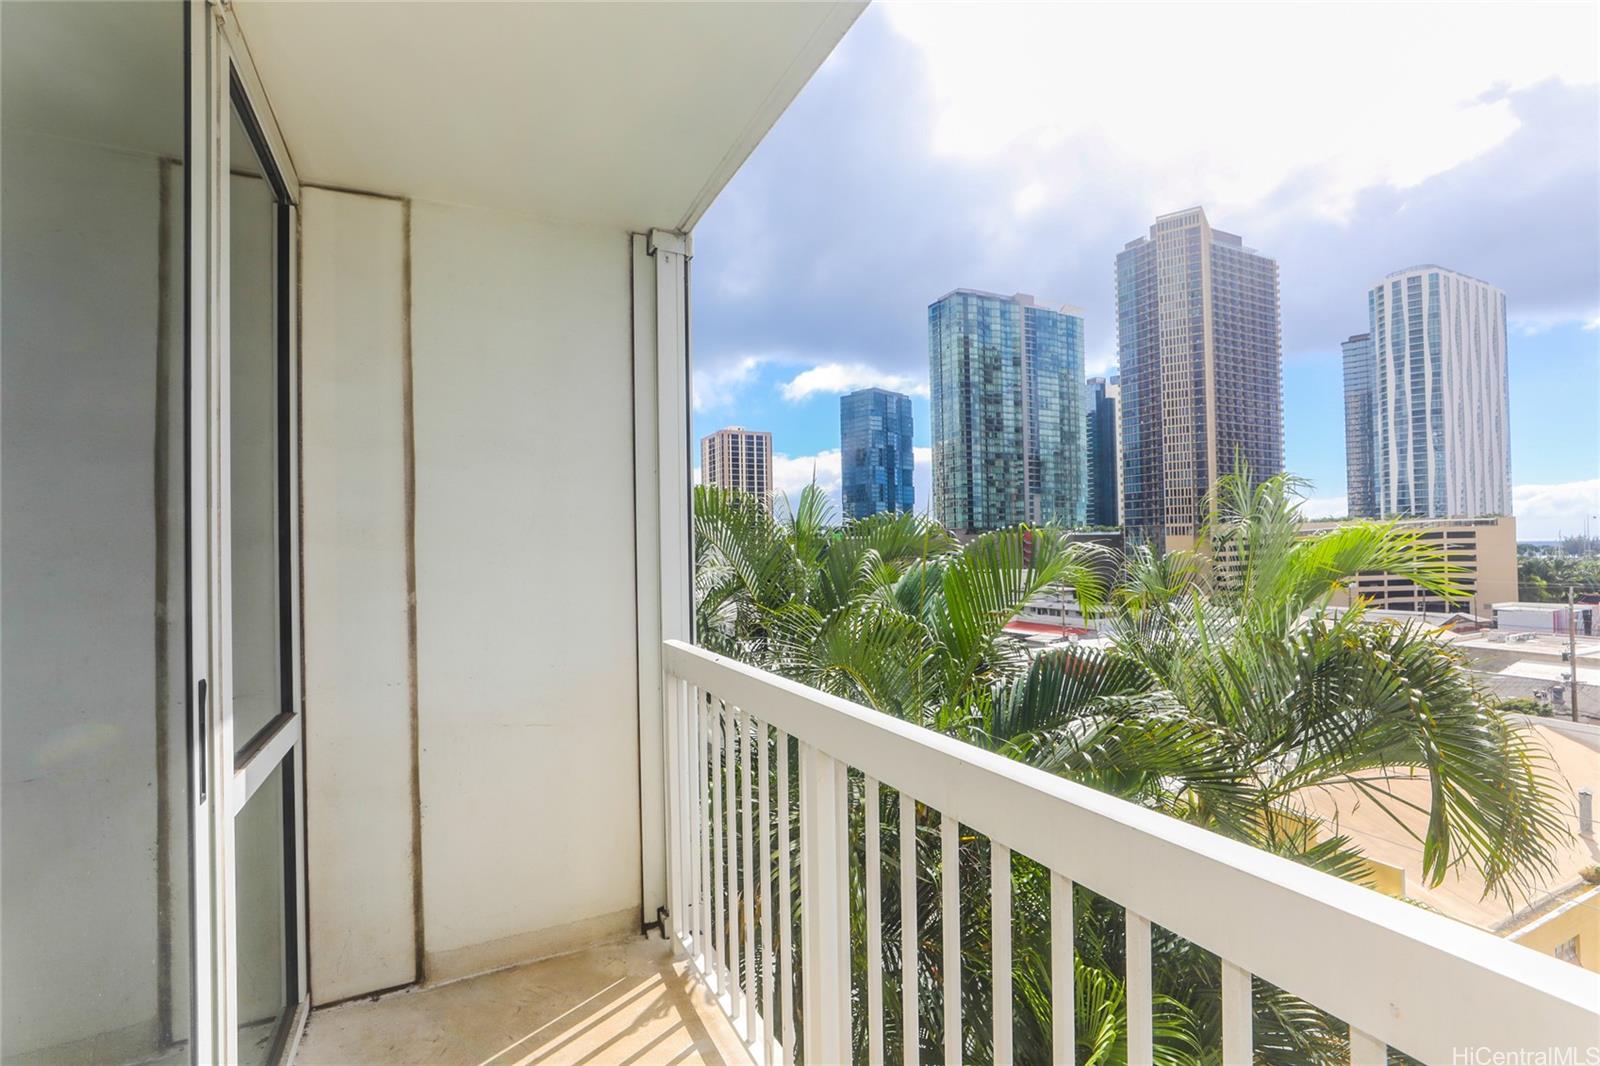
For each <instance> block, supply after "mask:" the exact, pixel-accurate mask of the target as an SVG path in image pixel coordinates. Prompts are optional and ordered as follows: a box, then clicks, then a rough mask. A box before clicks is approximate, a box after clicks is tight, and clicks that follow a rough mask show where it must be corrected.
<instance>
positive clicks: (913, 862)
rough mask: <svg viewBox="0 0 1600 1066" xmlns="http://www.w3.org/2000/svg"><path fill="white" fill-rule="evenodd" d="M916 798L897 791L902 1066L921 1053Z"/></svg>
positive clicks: (912, 1064)
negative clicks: (918, 994)
mask: <svg viewBox="0 0 1600 1066" xmlns="http://www.w3.org/2000/svg"><path fill="white" fill-rule="evenodd" d="M917 931H918V925H917V801H916V800H914V799H912V798H911V795H910V794H909V793H907V792H905V791H904V790H902V791H901V793H900V1013H901V1022H900V1029H901V1032H900V1042H901V1043H902V1044H904V1045H905V1066H917V1060H918V1059H919V1058H920V1057H921V1054H922V1026H921V1022H922V1016H921V1014H920V1012H919V1011H918V1008H917Z"/></svg>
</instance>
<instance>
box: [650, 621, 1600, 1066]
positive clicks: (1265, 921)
mask: <svg viewBox="0 0 1600 1066" xmlns="http://www.w3.org/2000/svg"><path fill="white" fill-rule="evenodd" d="M663 669H664V673H665V680H666V693H667V716H668V717H667V722H668V730H667V749H668V763H669V766H668V774H669V776H668V792H669V800H668V804H669V807H668V817H669V843H668V846H669V867H670V868H669V894H670V897H669V907H670V910H671V915H672V919H671V927H672V930H673V934H674V939H675V941H676V943H677V945H678V947H679V948H680V949H681V950H682V951H684V952H685V953H687V955H688V956H689V958H690V960H691V962H692V965H693V966H694V967H695V968H696V969H697V971H698V972H699V974H700V976H701V978H702V979H703V980H704V981H705V982H706V984H707V986H708V987H709V988H710V989H711V990H712V991H713V992H714V993H716V995H717V996H718V997H720V1000H721V1003H722V1006H723V1009H724V1010H725V1011H727V1013H728V1015H729V1017H730V1019H732V1020H733V1022H734V1024H735V1026H736V1028H738V1030H739V1032H740V1034H741V1036H743V1037H744V1039H745V1040H746V1042H747V1044H748V1045H749V1047H750V1049H751V1051H752V1054H754V1055H755V1056H756V1057H757V1060H758V1061H762V1062H769V1063H770V1062H778V1061H782V1062H784V1063H785V1064H788V1063H792V1062H794V1061H795V1056H796V1030H795V1020H796V1017H797V1015H798V1016H799V1017H800V1018H802V1019H803V1026H804V1030H803V1033H801V1034H800V1037H801V1040H800V1043H801V1045H802V1048H803V1051H804V1054H803V1055H802V1056H801V1061H809V1062H812V1063H841V1062H848V1061H850V1060H851V1058H852V1025H853V1024H855V1025H856V1026H858V1027H860V1028H864V1029H865V1030H866V1033H867V1039H868V1044H867V1046H868V1061H869V1062H871V1063H874V1064H876V1063H880V1062H882V1061H883V1057H884V1050H883V1049H884V1046H885V1045H884V1028H885V1025H884V1019H885V1011H884V1003H883V995H884V993H883V989H884V987H885V981H884V979H883V978H884V973H885V968H886V966H888V965H892V966H894V967H895V968H896V969H898V967H899V965H900V963H899V960H900V959H902V958H906V959H916V960H918V968H917V980H915V981H910V982H906V981H899V980H896V981H894V982H892V983H891V987H895V986H898V987H900V988H901V989H902V990H903V992H902V994H903V995H904V996H905V997H906V999H905V1001H904V1003H903V1013H902V1015H901V1017H904V1018H909V1019H916V1018H917V1017H918V1012H917V1010H916V1001H915V999H914V998H913V997H915V996H916V995H918V993H919V990H920V993H921V994H922V995H923V996H929V995H934V996H938V997H940V998H941V999H942V1010H943V1013H942V1017H943V1019H944V1024H943V1030H944V1034H945V1035H944V1060H945V1061H946V1062H952V1063H953V1062H959V1061H961V1060H962V1058H963V1057H964V1056H963V1054H962V1045H961V1042H960V1041H961V1033H962V1031H963V1019H962V1017H961V1010H962V1003H961V1000H962V997H961V996H960V995H959V994H957V995H945V994H943V990H944V989H945V988H949V987H953V988H960V958H961V955H960V950H959V948H960V941H959V937H960V925H961V922H959V921H944V922H942V923H941V924H942V927H943V951H942V952H941V954H942V957H943V959H944V960H953V961H951V962H950V963H949V964H948V965H939V966H934V965H930V961H929V960H926V959H921V958H919V951H918V946H917V942H916V940H915V939H913V937H914V935H915V932H916V925H917V923H915V922H906V923H902V925H903V934H902V943H901V944H899V945H898V946H896V945H892V944H891V945H888V947H889V950H888V951H887V952H886V951H885V945H884V944H883V938H882V932H883V921H882V900H883V898H884V897H883V894H882V890H883V885H882V883H881V882H882V871H883V861H882V860H883V852H882V850H881V849H880V846H879V843H880V839H881V830H882V827H881V826H880V824H879V822H880V818H881V815H880V810H882V809H883V808H882V805H881V802H874V799H880V798H881V794H882V790H884V789H885V788H892V789H895V790H898V794H899V801H898V809H899V815H898V817H899V819H900V820H899V822H898V824H902V825H904V824H912V822H913V820H914V819H915V818H916V817H917V808H916V805H918V804H920V805H921V806H922V808H923V810H924V812H925V813H924V814H923V815H922V823H923V825H924V827H925V831H926V830H927V829H928V828H929V827H931V825H935V824H936V825H938V826H939V839H940V855H941V857H942V864H941V869H943V870H949V869H955V868H957V865H958V864H957V863H956V861H955V860H956V856H957V848H958V847H959V836H958V826H965V827H967V829H968V830H970V831H971V832H973V833H977V834H981V835H983V836H986V837H987V838H988V839H989V841H990V854H991V865H992V874H991V877H990V888H991V893H992V895H991V897H990V898H991V905H990V908H989V911H990V917H991V921H992V922H993V926H992V937H991V939H992V944H993V953H994V958H995V960H996V963H997V964H995V965H993V967H992V973H993V975H994V977H993V981H994V986H993V989H992V991H993V994H992V997H991V1001H992V1010H993V1017H992V1019H983V1020H982V1021H983V1024H982V1025H981V1026H978V1027H975V1031H988V1032H992V1033H993V1034H994V1035H993V1056H994V1061H995V1062H996V1063H1008V1062H1010V1061H1012V1058H1013V1055H1012V1047H1011V1043H1012V1032H1013V1026H1012V1023H1013V1018H1012V989H1011V979H1012V977H1011V975H1012V965H1011V934H1012V924H1011V900H1012V884H1013V882H1012V875H1011V871H1012V865H1011V855H1012V853H1013V852H1015V853H1017V854H1020V855H1026V856H1028V857H1029V858H1031V859H1033V860H1034V861H1036V862H1037V863H1039V864H1041V865H1042V866H1044V867H1045V868H1047V869H1048V870H1049V871H1050V884H1051V891H1050V901H1051V903H1050V917H1049V921H1050V925H1051V928H1052V934H1053V935H1052V936H1051V938H1050V943H1051V945H1052V947H1051V974H1052V990H1053V991H1052V1003H1053V1004H1058V1005H1062V1009H1055V1010H1053V1011H1052V1012H1051V1013H1052V1034H1051V1036H1052V1040H1053V1044H1054V1053H1053V1056H1052V1057H1053V1059H1054V1061H1056V1062H1069V1063H1070V1062H1072V1061H1073V1057H1072V1052H1071V1049H1072V1047H1073V1042H1074V1036H1073V1025H1074V1011H1073V1008H1072V1004H1073V1002H1074V1001H1073V994H1072V979H1073V966H1072V955H1071V948H1070V945H1071V943H1072V939H1071V930H1072V929H1073V924H1072V916H1071V915H1072V898H1073V893H1072V885H1073V883H1077V884H1081V885H1083V886H1085V887H1086V888H1088V889H1090V890H1092V891H1094V892H1096V893H1098V894H1100V895H1101V896H1103V897H1105V898H1107V899H1110V900H1113V901H1115V903H1117V904H1119V905H1121V906H1122V907H1124V908H1125V909H1126V914H1127V926H1126V945H1127V960H1126V987H1127V996H1128V1004H1129V1006H1128V1015H1129V1016H1128V1060H1129V1061H1130V1062H1131V1063H1134V1064H1136V1066H1137V1064H1148V1063H1150V1062H1151V1059H1152V1050H1153V1039H1154V1037H1153V1021H1154V1019H1153V1016H1152V1015H1153V1007H1152V995H1151V993H1152V973H1151V966H1152V964H1151V952H1150V942H1151V926H1152V924H1155V925H1159V926H1161V927H1163V928H1165V929H1167V930H1169V931H1171V932H1172V933H1175V934H1177V935H1179V936H1182V937H1185V938H1187V939H1188V940H1190V941H1192V942H1193V943H1195V944H1197V945H1199V946H1200V947H1203V948H1205V949H1207V950H1209V951H1211V952H1213V953H1215V954H1216V955H1217V956H1219V957H1220V959H1221V960H1222V1021H1223V1024H1222V1034H1223V1049H1222V1050H1223V1056H1222V1060H1223V1061H1224V1062H1227V1063H1247V1062H1250V1061H1252V1046H1251V1041H1252V1025H1253V1022H1252V1018H1253V1015H1252V980H1251V978H1252V976H1255V977H1259V978H1261V979H1263V980H1265V981H1269V982H1271V983H1272V984H1274V985H1276V986H1278V987H1279V988H1282V989H1284V990H1286V991H1288V992H1290V993H1292V994H1294V995H1296V996H1299V997H1301V998H1302V999H1304V1000H1307V1001H1308V1002H1310V1003H1312V1004H1314V1005H1316V1006H1317V1007H1319V1008H1321V1009H1322V1010H1324V1011H1327V1012H1328V1013H1331V1014H1333V1015H1335V1016H1336V1017H1338V1018H1340V1019H1342V1020H1344V1021H1345V1022H1347V1023H1349V1025H1350V1030H1351V1031H1350V1052H1351V1062H1352V1063H1355V1064H1377V1066H1381V1064H1383V1063H1385V1061H1386V1058H1387V1056H1386V1049H1387V1048H1394V1049H1396V1050H1398V1051H1402V1052H1405V1053H1406V1054H1408V1055H1411V1056H1413V1057H1414V1058H1417V1059H1419V1060H1421V1061H1423V1062H1428V1063H1450V1062H1452V1061H1456V1062H1462V1061H1474V1062H1475V1061H1479V1059H1477V1058H1462V1057H1461V1056H1462V1055H1463V1054H1467V1055H1475V1054H1476V1055H1481V1053H1482V1052H1480V1051H1476V1050H1473V1049H1487V1050H1489V1051H1492V1052H1513V1053H1514V1052H1519V1051H1534V1050H1544V1049H1549V1048H1561V1049H1576V1053H1577V1055H1578V1058H1576V1059H1575V1060H1573V1061H1579V1062H1582V1061H1592V1060H1589V1059H1586V1057H1585V1056H1586V1055H1587V1054H1589V1052H1588V1050H1587V1049H1589V1048H1591V1047H1593V1046H1595V1045H1596V1044H1597V1043H1600V976H1597V975H1595V974H1593V973H1590V972H1588V971H1586V970H1581V969H1579V968H1578V967H1576V966H1571V965H1568V964H1567V963H1564V962H1561V961H1559V960H1557V959H1554V958H1550V957H1546V956H1543V955H1539V954H1536V953H1535V952H1532V951H1530V950H1528V949H1526V948H1524V947H1521V946H1519V945H1516V944H1511V943H1507V942H1506V941H1503V940H1500V939H1498V938H1496V937H1494V936H1491V935H1489V934H1488V933H1485V932H1482V931H1480V930H1477V929H1473V928H1471V927H1469V926H1466V925H1463V924H1461V923H1459V922H1456V921H1454V920H1452V919H1449V918H1445V917H1443V916H1441V915H1437V914H1432V913H1429V912H1427V911H1424V910H1421V909H1420V908H1417V907H1414V906H1411V905H1409V904H1406V903H1403V902H1400V901H1398V900H1394V899H1390V898H1388V897H1386V896H1383V895H1380V894H1379V893H1377V892H1373V891H1371V890H1369V889H1366V888H1363V887H1360V886H1358V885H1353V884H1349V883H1347V882H1344V881H1341V880H1339V879H1337V878H1334V877H1331V876H1328V875H1326V874H1322V873H1319V872H1317V871H1314V870H1311V869H1309V868H1307V867H1304V866H1301V865H1299V864H1297V863H1294V862H1290V861H1288V860H1285V859H1282V858H1279V857H1277V856H1274V855H1270V854H1267V853H1265V852H1262V851H1259V850H1257V849H1255V848H1252V847H1249V846H1248V845H1244V844H1241V843H1238V842H1235V841H1232V840H1228V839H1225V838H1223V837H1220V836H1217V835H1216V834H1214V833H1210V832H1208V831H1206V830H1203V829H1200V828H1198V827H1196V826H1192V825H1188V824H1185V823H1183V822H1179V821H1176V820H1174V819H1171V818H1168V817H1166V816H1164V815H1161V814H1158V813H1156V812H1153V811H1149V810H1146V809H1144V808H1141V807H1138V806H1135V805H1133V804H1130V803H1127V802H1125V801H1122V800H1119V799H1116V798H1113V797H1111V796H1107V795H1105V794H1103V793H1099V792H1096V791H1094V790H1092V789H1089V788H1086V787H1084V786H1081V785H1077V784H1074V783H1072V782H1070V781H1066V780H1063V779H1061V778H1059V777H1056V776H1054V775H1052V774H1048V773H1045V772H1043V771H1040V770H1036V769H1033V768H1031V767H1028V766H1024V765H1021V764H1020V763H1017V762H1014V761H1012V760H1009V759H1007V758H1005V757H1003V756H999V755H996V754H994V753H992V752H987V751H983V750H981V749H979V748H976V747H973V746H971V745H968V744H964V743H962V742H960V741H957V740H953V739H951V738H949V737H946V736H943V735H941V734H938V733H934V732H932V731H930V730H926V729H922V728H920V727H917V726H914V725H910V724H907V723H905V722H901V721H899V720H897V719H894V718H891V717H889V716H887V715H883V714H879V713H877V712H875V711H872V710H870V709H868V708H865V707H861V706H859V705H857V704H853V703H850V702H849V701H846V700H842V699H839V698H837V697H834V696H829V695H826V694H824V693H821V692H818V691H816V690H814V689H810V688H807V687H805V686H803V685H800V684H797V683H795V682H792V681H789V680H786V679H784V678H781V677H778V676H776V675H773V674H770V673H767V672H765V671H762V670H758V669H754V668H752V667H749V666H746V665H744V664H742V663H738V662H735V661H732V660H730V659H727V658H724V657H722V656H718V655H714V654H711V653H709V652H706V651H703V650H701V649H699V648H694V647H691V646H689V645H687V644H683V643H680V642H677V641H668V642H667V643H666V645H665V647H664V654H663ZM792 762H793V767H794V768H792V766H791V763H792ZM796 768H797V769H796ZM852 769H853V770H855V771H858V772H859V773H860V774H861V776H862V782H861V785H862V787H861V790H860V792H859V796H860V797H862V798H861V799H860V800H858V801H857V803H858V805H859V806H858V809H857V810H856V811H855V812H854V813H853V814H852V812H851V810H850V807H851V796H852V793H853V791H854V790H852V789H851V788H850V787H849V785H848V780H849V779H848V774H849V771H850V770H852ZM793 773H797V774H798V777H799V780H798V801H797V802H798V805H799V809H798V819H797V820H795V821H796V824H797V825H798V831H797V832H791V820H792V816H793V814H794V813H795V812H793V811H791V809H790V808H791V802H792V801H791V795H792V791H791V775H792V774H793ZM888 810H889V811H890V812H893V810H894V807H892V806H891V807H889V808H888ZM852 817H853V818H857V819H860V820H861V821H859V822H857V823H856V824H858V825H864V828H863V830H862V835H863V836H864V839H865V852H864V856H865V863H864V868H863V869H862V871H861V873H860V875H859V876H860V877H861V879H862V881H863V882H864V889H865V891H864V898H865V900H866V901H867V902H868V904H869V905H868V906H866V908H865V909H866V915H865V920H864V921H863V922H861V923H860V924H861V925H862V926H864V933H863V934H862V935H861V942H860V943H852V940H851V937H852V935H853V934H852V921H851V913H850V909H851V897H850V894H849V885H850V881H849V877H850V871H849V867H850V862H851V857H850V836H849V826H850V822H849V821H848V819H850V818H852ZM796 862H798V864H799V871H800V877H799V893H798V900H796V899H795V898H794V893H793V892H792V891H791V890H790V886H791V885H792V884H793V883H794V878H793V872H794V869H795V863H796ZM897 865H898V866H899V868H900V871H901V877H900V885H899V892H900V899H901V901H902V903H901V907H902V909H903V912H904V913H909V914H914V913H915V910H914V908H915V907H916V905H917V904H916V882H915V876H916V863H915V862H908V863H900V864H897ZM940 880H941V882H942V884H941V886H940V888H941V893H940V894H941V898H942V904H941V913H942V914H944V915H949V914H952V913H954V912H955V910H956V908H958V907H959V906H960V895H959V892H958V885H957V883H956V882H957V878H945V877H943V876H942V875H941V877H940ZM774 897H776V898H774ZM797 908H798V909H797ZM797 920H798V925H797V924H796V921H797ZM791 929H798V936H797V937H790V936H789V935H787V933H786V931H787V930H791ZM730 934H731V935H730ZM792 941H795V942H792ZM857 947H864V949H865V955H866V958H867V967H868V972H867V982H866V987H867V998H866V1002H865V1003H852V997H851V958H852V949H853V948H857ZM797 956H798V957H797ZM893 975H894V972H893V971H891V976H893ZM797 992H798V994H799V997H798V1002H797V999H796V993H797ZM852 1010H855V1011H861V1012H864V1013H865V1019H864V1021H863V1019H861V1018H859V1017H857V1018H854V1019H853V1018H852ZM970 1025H971V1020H969V1026H970ZM908 1043H909V1046H910V1048H911V1049H912V1052H913V1053H912V1054H911V1055H908V1056H907V1057H906V1061H907V1062H908V1063H909V1062H915V1061H916V1058H915V1049H916V1047H917V1041H916V1040H915V1039H913V1040H911V1041H909V1042H908ZM1484 1061H1487V1060H1484ZM1496 1061H1500V1060H1496ZM1504 1061H1519V1060H1515V1059H1507V1060H1504ZM1528 1061H1534V1060H1532V1059H1530V1060H1528ZM1551 1061H1565V1060H1558V1059H1552V1060H1551Z"/></svg>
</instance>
